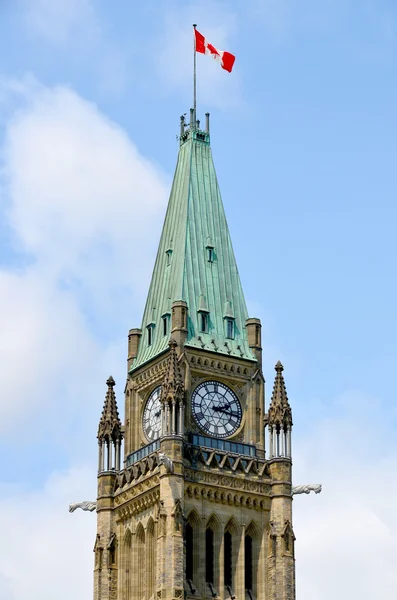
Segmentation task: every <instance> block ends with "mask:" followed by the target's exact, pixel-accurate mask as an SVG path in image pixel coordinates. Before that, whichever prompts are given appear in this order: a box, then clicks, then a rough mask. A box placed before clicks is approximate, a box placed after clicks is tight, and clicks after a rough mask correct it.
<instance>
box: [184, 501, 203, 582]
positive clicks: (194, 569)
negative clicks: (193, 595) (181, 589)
mask: <svg viewBox="0 0 397 600" xmlns="http://www.w3.org/2000/svg"><path fill="white" fill-rule="evenodd" d="M200 524H201V519H200V517H199V514H198V512H197V511H196V510H195V509H193V510H191V511H190V512H189V514H188V516H187V519H186V529H185V540H186V580H187V581H188V586H189V587H190V588H191V589H193V588H194V587H196V586H197V585H198V583H199V575H198V572H199V567H200Z"/></svg>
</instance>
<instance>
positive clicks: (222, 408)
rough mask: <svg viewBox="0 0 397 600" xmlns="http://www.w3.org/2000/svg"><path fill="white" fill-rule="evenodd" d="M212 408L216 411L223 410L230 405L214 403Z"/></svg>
mask: <svg viewBox="0 0 397 600" xmlns="http://www.w3.org/2000/svg"><path fill="white" fill-rule="evenodd" d="M211 408H212V410H213V411H214V412H221V411H223V410H225V408H229V405H228V404H225V405H224V406H214V405H212V406H211Z"/></svg>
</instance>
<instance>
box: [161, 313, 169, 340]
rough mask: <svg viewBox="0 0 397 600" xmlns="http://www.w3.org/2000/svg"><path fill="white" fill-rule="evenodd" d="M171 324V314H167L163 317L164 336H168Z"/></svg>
mask: <svg viewBox="0 0 397 600" xmlns="http://www.w3.org/2000/svg"><path fill="white" fill-rule="evenodd" d="M169 323H170V315H169V313H166V314H165V315H163V316H162V317H161V324H162V330H163V335H168V330H169Z"/></svg>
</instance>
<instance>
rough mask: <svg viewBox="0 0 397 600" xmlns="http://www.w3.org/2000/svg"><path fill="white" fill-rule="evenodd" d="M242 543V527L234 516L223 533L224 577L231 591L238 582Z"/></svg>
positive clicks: (227, 587) (226, 585)
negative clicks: (237, 574)
mask: <svg viewBox="0 0 397 600" xmlns="http://www.w3.org/2000/svg"><path fill="white" fill-rule="evenodd" d="M239 544H240V527H239V525H238V523H237V521H236V519H235V518H234V517H232V518H231V519H229V521H228V522H227V523H226V526H225V530H224V534H223V578H224V584H225V587H226V589H228V591H229V593H231V591H232V590H233V589H234V587H235V583H236V568H237V557H238V551H239Z"/></svg>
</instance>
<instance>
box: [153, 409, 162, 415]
mask: <svg viewBox="0 0 397 600" xmlns="http://www.w3.org/2000/svg"><path fill="white" fill-rule="evenodd" d="M160 415H161V408H160V410H158V411H157V412H156V413H154V416H155V417H159V416H160Z"/></svg>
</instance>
